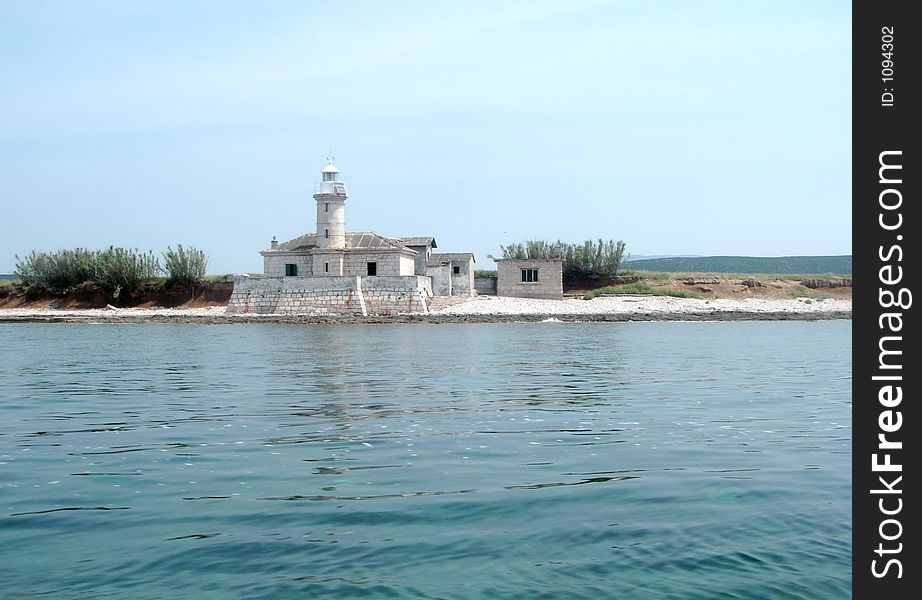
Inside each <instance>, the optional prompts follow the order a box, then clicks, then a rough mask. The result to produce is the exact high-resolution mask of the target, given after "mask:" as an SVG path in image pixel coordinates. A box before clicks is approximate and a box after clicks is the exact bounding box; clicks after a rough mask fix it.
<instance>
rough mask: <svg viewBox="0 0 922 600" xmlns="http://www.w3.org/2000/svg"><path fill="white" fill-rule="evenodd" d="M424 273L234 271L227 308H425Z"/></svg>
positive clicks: (332, 311)
mask: <svg viewBox="0 0 922 600" xmlns="http://www.w3.org/2000/svg"><path fill="white" fill-rule="evenodd" d="M431 297H432V288H431V286H430V283H429V278H428V277H418V276H407V277H401V276H393V277H348V276H343V277H260V278H257V277H237V278H235V279H234V291H233V293H232V294H231V298H230V301H229V302H228V305H227V312H229V313H259V314H304V315H341V316H368V315H396V314H399V313H427V312H429V300H430V298H431Z"/></svg>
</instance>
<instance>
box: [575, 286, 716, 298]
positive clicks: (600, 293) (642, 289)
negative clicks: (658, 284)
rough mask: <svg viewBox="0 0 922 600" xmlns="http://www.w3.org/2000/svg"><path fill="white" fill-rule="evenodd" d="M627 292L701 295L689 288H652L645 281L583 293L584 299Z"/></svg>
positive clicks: (678, 296) (656, 294)
mask: <svg viewBox="0 0 922 600" xmlns="http://www.w3.org/2000/svg"><path fill="white" fill-rule="evenodd" d="M626 294H641V295H644V296H672V297H674V298H698V299H700V298H701V296H700V295H698V294H695V293H694V292H689V291H688V290H660V289H654V288H651V287H650V286H649V285H647V284H645V283H629V284H627V285H619V286H614V287H603V288H599V289H597V290H592V291H591V292H587V293H586V294H583V300H592V299H593V298H597V297H598V296H618V295H626Z"/></svg>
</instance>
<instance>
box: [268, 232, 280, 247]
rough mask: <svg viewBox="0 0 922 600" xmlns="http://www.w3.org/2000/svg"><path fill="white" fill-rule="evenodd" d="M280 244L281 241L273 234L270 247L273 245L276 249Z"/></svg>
mask: <svg viewBox="0 0 922 600" xmlns="http://www.w3.org/2000/svg"><path fill="white" fill-rule="evenodd" d="M278 245H279V241H278V240H277V239H275V236H274V235H273V236H272V243H271V246H270V247H271V248H272V249H273V250H275V249H276V248H277V247H278Z"/></svg>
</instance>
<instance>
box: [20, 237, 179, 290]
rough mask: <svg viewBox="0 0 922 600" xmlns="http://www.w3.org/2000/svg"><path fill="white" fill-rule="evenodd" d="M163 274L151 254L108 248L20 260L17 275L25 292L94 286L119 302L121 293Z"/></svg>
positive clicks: (78, 249)
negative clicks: (36, 289) (83, 284)
mask: <svg viewBox="0 0 922 600" xmlns="http://www.w3.org/2000/svg"><path fill="white" fill-rule="evenodd" d="M160 270H161V269H160V262H159V261H158V260H157V257H156V256H154V255H153V253H152V252H147V253H146V254H145V253H142V252H139V251H138V250H137V249H134V250H129V249H126V248H116V247H114V246H109V248H107V249H106V250H87V249H85V248H77V249H76V250H58V251H57V252H32V254H30V255H29V256H27V257H25V258H19V257H18V256H17V257H16V271H15V274H16V276H17V277H19V279H20V280H21V281H22V284H23V285H24V286H25V287H26V288H41V289H47V290H50V291H54V292H62V291H65V290H67V289H69V288H73V287H76V286H78V285H80V284H81V283H95V284H97V285H98V286H99V287H101V288H102V289H104V290H106V291H107V292H110V293H112V294H113V295H114V296H115V297H116V298H118V296H119V294H121V293H122V292H132V291H135V290H137V289H139V288H140V287H141V286H142V285H143V284H144V282H145V281H147V280H149V279H152V278H154V277H156V276H157V274H158V273H160Z"/></svg>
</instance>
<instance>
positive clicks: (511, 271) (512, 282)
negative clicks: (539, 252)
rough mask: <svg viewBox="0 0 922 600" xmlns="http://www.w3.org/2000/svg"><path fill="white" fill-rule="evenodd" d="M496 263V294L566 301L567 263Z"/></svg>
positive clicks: (529, 261) (516, 261)
mask: <svg viewBox="0 0 922 600" xmlns="http://www.w3.org/2000/svg"><path fill="white" fill-rule="evenodd" d="M495 260H496V293H497V295H499V296H517V297H519V298H548V299H552V300H560V299H561V298H563V260H561V259H559V258H549V259H543V260H538V259H527V260H516V259H509V258H498V259H495Z"/></svg>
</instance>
